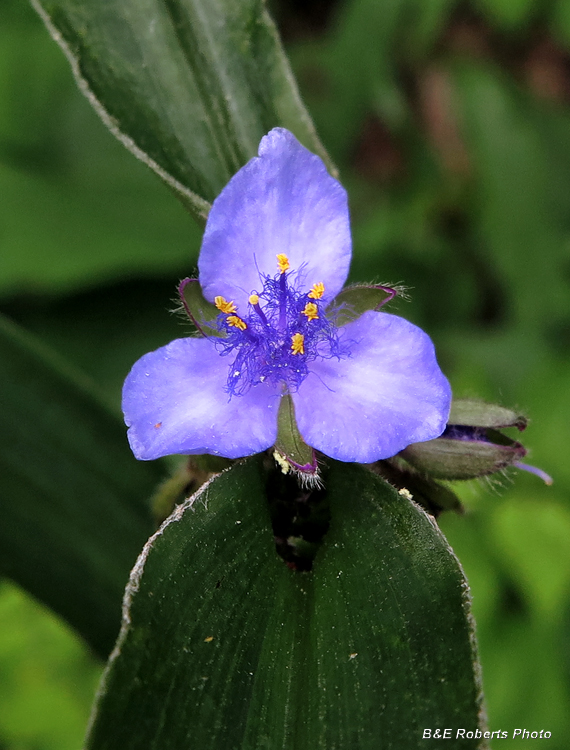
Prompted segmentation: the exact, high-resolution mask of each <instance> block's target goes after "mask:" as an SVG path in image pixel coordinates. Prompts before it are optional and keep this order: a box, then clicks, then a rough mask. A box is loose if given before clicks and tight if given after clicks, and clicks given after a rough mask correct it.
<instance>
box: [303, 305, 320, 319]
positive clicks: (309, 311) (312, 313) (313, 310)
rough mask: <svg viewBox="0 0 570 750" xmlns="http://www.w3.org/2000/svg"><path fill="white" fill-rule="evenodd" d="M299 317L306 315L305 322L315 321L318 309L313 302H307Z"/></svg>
mask: <svg viewBox="0 0 570 750" xmlns="http://www.w3.org/2000/svg"><path fill="white" fill-rule="evenodd" d="M301 315H306V316H307V320H316V319H317V318H318V317H319V308H318V307H317V306H316V305H315V303H314V302H307V304H306V305H305V309H304V310H301Z"/></svg>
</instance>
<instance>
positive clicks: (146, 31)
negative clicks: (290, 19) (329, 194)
mask: <svg viewBox="0 0 570 750" xmlns="http://www.w3.org/2000/svg"><path fill="white" fill-rule="evenodd" d="M34 6H35V7H36V8H37V10H38V11H39V13H40V14H41V16H42V18H43V19H44V21H45V22H46V24H47V25H48V28H49V29H50V31H51V33H52V35H53V37H54V39H56V41H58V43H59V44H60V45H61V46H62V48H63V50H64V52H65V53H66V55H67V57H68V59H69V61H70V62H71V65H72V68H73V71H74V73H75V76H76V78H77V81H78V83H79V85H80V87H81V88H82V89H83V91H84V93H85V94H86V95H87V96H88V98H89V100H90V102H91V103H92V104H93V106H94V107H95V109H96V111H97V112H98V114H99V115H100V117H101V118H102V119H103V121H104V122H105V124H106V125H107V126H108V127H109V128H110V129H111V131H112V132H113V134H114V135H116V136H117V138H119V140H120V141H121V142H122V143H123V144H124V145H125V146H126V147H127V148H128V149H129V150H130V151H132V152H133V153H134V154H135V156H137V157H138V158H139V159H141V160H142V161H143V162H144V163H145V164H147V165H148V166H149V167H150V168H151V169H153V170H154V171H155V172H157V174H158V175H159V176H160V177H161V178H162V179H163V180H164V181H165V182H166V184H167V185H169V187H171V188H172V189H173V190H174V191H175V192H176V193H177V194H178V195H179V197H180V198H181V199H182V200H183V202H184V203H185V205H186V206H187V207H188V209H189V210H190V211H191V212H192V213H193V214H194V215H195V216H196V217H197V218H199V219H201V220H204V219H205V218H206V216H207V214H208V209H209V202H211V201H212V200H213V199H214V198H215V197H216V195H217V194H218V193H219V192H220V190H221V189H222V188H223V186H224V185H225V184H226V183H227V182H228V180H229V179H230V177H231V176H232V175H233V174H234V173H235V172H237V170H238V169H239V168H240V167H241V166H243V164H245V162H246V161H247V160H248V159H249V158H251V157H252V156H254V155H255V154H256V153H257V144H258V143H259V141H260V139H261V137H262V136H263V135H264V134H265V133H266V132H267V131H268V130H270V129H271V128H272V127H274V126H275V125H277V124H280V125H283V126H286V127H288V128H289V129H290V130H293V131H295V132H297V133H298V135H299V137H300V138H301V140H303V141H304V142H305V144H306V145H307V146H308V147H310V148H312V149H313V150H314V151H317V152H319V153H321V154H322V155H323V156H325V153H324V151H323V149H322V146H321V145H320V143H319V141H318V139H317V137H316V134H315V132H314V129H313V126H312V123H311V121H310V119H309V117H308V116H307V114H306V112H305V110H304V108H303V105H302V104H301V102H300V99H299V97H298V94H297V91H296V87H295V83H294V79H293V77H292V75H291V72H290V70H289V65H288V62H287V59H286V57H285V55H284V53H283V51H282V49H281V45H280V43H279V38H278V36H277V34H276V31H275V28H274V26H273V22H272V21H271V19H270V17H269V15H268V14H267V12H266V11H265V9H264V8H263V5H262V3H260V2H259V1H258V0H247V2H241V3H239V4H238V5H236V4H235V3H234V2H231V1H229V0H222V1H220V2H217V3H203V2H200V0H169V1H168V2H166V3H164V2H160V1H159V0H116V2H107V3H105V4H104V5H101V4H99V3H94V2H86V1H85V0H35V2H34Z"/></svg>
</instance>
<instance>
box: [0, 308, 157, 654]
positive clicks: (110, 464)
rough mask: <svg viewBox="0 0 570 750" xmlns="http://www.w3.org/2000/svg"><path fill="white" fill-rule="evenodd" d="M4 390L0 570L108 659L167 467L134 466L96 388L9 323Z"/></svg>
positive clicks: (0, 326) (1, 367) (3, 334)
mask: <svg viewBox="0 0 570 750" xmlns="http://www.w3.org/2000/svg"><path fill="white" fill-rule="evenodd" d="M0 392H1V394H2V397H1V398H2V400H1V405H2V415H3V429H2V430H1V431H0V468H1V475H2V487H1V496H2V503H1V505H0V571H1V572H2V574H4V575H8V576H10V577H11V578H13V579H14V580H15V581H17V582H18V583H20V584H21V585H22V586H24V587H25V588H27V589H28V590H29V591H31V592H32V593H33V594H35V595H36V596H37V597H38V598H39V599H41V600H42V601H43V602H44V603H46V604H47V605H48V606H50V607H51V608H53V609H54V610H55V611H56V612H58V613H59V614H61V615H62V616H63V617H64V618H65V619H67V620H68V622H69V623H70V624H72V625H73V626H74V627H75V628H76V629H77V631H78V632H79V633H81V635H83V637H84V638H85V639H86V641H87V642H88V643H89V644H90V645H91V646H92V648H93V649H94V650H95V651H96V652H98V653H99V654H100V655H101V656H103V657H105V656H106V655H107V654H108V653H109V651H110V649H111V648H112V645H113V643H114V641H115V638H116V636H117V628H118V621H119V608H120V601H121V596H122V591H123V588H124V586H125V582H126V578H127V575H128V571H129V569H130V568H131V567H132V565H133V563H134V561H135V559H136V556H137V554H138V551H139V550H140V547H141V545H142V544H143V543H144V541H145V539H146V538H147V537H148V535H149V533H150V532H151V531H152V519H151V514H150V508H147V507H145V500H146V499H147V498H148V496H149V495H150V493H151V492H152V489H153V487H154V485H155V484H156V482H157V481H158V479H159V478H160V476H161V469H160V465H159V464H153V465H144V464H136V463H133V461H132V459H131V456H130V452H129V450H128V447H127V445H126V444H125V440H124V431H123V429H122V426H121V424H120V422H119V419H118V418H117V417H116V416H115V414H113V413H112V412H111V411H110V410H107V409H106V408H105V406H104V405H103V404H102V403H100V402H99V401H98V399H97V396H96V395H94V394H93V393H92V392H91V391H90V389H89V383H88V382H85V381H84V380H83V379H81V378H80V377H77V376H75V374H74V373H73V372H72V371H69V370H68V369H67V368H66V367H65V366H64V365H61V363H60V362H58V360H57V358H56V357H53V356H52V355H51V353H50V352H49V350H47V351H46V350H44V349H42V347H41V346H39V345H38V344H37V343H36V342H35V341H34V340H33V339H32V338H31V337H29V336H27V335H25V334H23V333H22V332H21V331H20V330H19V329H18V328H17V327H16V326H14V325H13V324H11V323H9V322H8V321H6V320H4V319H2V318H0Z"/></svg>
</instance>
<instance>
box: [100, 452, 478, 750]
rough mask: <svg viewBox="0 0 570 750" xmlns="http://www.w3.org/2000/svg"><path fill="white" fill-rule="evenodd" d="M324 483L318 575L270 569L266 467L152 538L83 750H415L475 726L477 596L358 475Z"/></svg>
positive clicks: (434, 540) (402, 506) (227, 479)
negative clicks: (437, 734) (439, 731)
mask: <svg viewBox="0 0 570 750" xmlns="http://www.w3.org/2000/svg"><path fill="white" fill-rule="evenodd" d="M327 483H328V488H329V499H330V504H331V511H332V520H331V526H330V529H329V531H328V534H327V536H326V538H325V542H324V544H323V546H322V547H321V549H320V551H319V553H318V555H317V558H316V560H315V564H314V568H313V570H312V572H310V573H300V572H297V571H293V570H290V569H289V568H288V567H287V566H285V565H284V563H283V561H282V560H281V559H280V558H278V556H277V555H276V552H275V546H274V541H273V536H272V532H271V527H270V523H269V517H268V510H267V503H266V498H265V496H264V495H265V490H264V481H263V475H262V474H261V472H260V468H259V462H258V461H257V460H256V459H250V460H249V461H247V462H245V463H242V464H241V465H236V466H234V467H232V468H231V469H229V470H228V471H226V472H224V473H223V474H221V475H220V476H218V477H217V478H215V479H213V480H212V481H211V482H210V483H209V484H208V485H205V486H204V487H203V488H202V490H201V491H200V492H199V493H198V494H197V495H195V496H194V497H193V498H191V499H190V500H188V501H186V503H184V504H183V505H182V506H180V507H179V508H178V509H177V510H176V511H175V512H174V513H173V515H172V516H171V517H170V518H169V519H168V520H167V521H166V522H165V524H164V525H163V526H162V527H161V529H160V531H159V532H158V533H157V534H156V535H155V536H154V537H152V538H151V539H150V540H149V542H148V543H147V545H146V546H145V548H144V550H143V553H142V554H141V556H140V558H139V560H138V562H137V564H136V566H135V568H134V569H133V574H132V576H131V580H130V583H129V585H128V587H127V591H126V595H125V602H124V613H123V627H122V631H121V635H120V638H119V640H118V642H117V646H116V648H115V650H114V652H113V655H112V657H111V660H110V662H109V666H108V669H107V672H106V676H105V677H104V680H103V682H102V685H101V688H100V695H99V700H98V705H97V706H96V709H95V713H94V717H93V721H92V725H91V730H90V733H89V737H88V741H87V747H88V748H90V750H112V749H113V748H121V750H129V749H132V750H134V749H135V748H141V747H144V748H147V749H148V750H153V749H158V748H160V750H175V749H176V750H179V748H182V747H199V748H201V749H203V750H213V749H214V748H216V749H217V748H220V750H221V749H222V748H223V749H224V750H226V749H230V748H231V749H234V748H236V749H237V748H239V749H240V750H254V748H255V749H257V748H263V747H265V748H287V749H293V748H298V749H299V750H305V749H306V748H307V749H308V748H311V750H313V749H314V750H319V748H322V749H323V750H324V749H325V748H326V749H327V750H329V749H331V748H339V749H340V748H343V750H344V748H350V749H351V750H378V748H380V747H394V748H406V749H407V750H408V749H413V748H423V747H424V745H425V740H423V739H422V733H423V729H424V728H425V727H471V728H473V729H475V728H476V727H478V726H480V725H481V716H480V713H479V709H480V685H479V683H478V678H477V676H476V668H475V666H474V645H473V633H472V629H471V628H472V626H471V622H470V615H469V597H468V588H467V584H466V582H465V579H464V577H463V573H462V571H461V568H460V566H459V564H458V562H457V559H456V558H455V556H454V555H453V553H452V551H451V549H450V548H449V546H448V545H447V543H446V541H445V539H444V538H443V536H442V535H441V533H440V532H439V530H438V529H437V527H436V526H435V524H434V523H433V521H432V520H431V519H430V517H429V516H427V515H426V514H425V513H424V512H423V511H421V510H419V509H418V507H417V506H416V505H414V504H413V503H412V502H410V501H409V500H408V499H407V498H406V497H404V496H402V495H399V494H398V493H397V492H396V491H395V490H394V489H393V488H392V487H390V486H389V485H387V484H386V483H385V482H383V481H382V480H381V479H379V478H378V477H377V476H375V475H373V474H372V473H370V472H369V471H368V470H367V469H365V468H363V467H360V466H357V465H347V464H344V465H343V464H337V463H333V464H332V468H331V471H330V473H329V476H328V478H327ZM474 669H475V672H474ZM484 744H486V743H483V742H479V741H478V740H473V739H459V740H455V741H454V744H453V746H454V747H460V748H461V747H468V748H475V747H479V746H484Z"/></svg>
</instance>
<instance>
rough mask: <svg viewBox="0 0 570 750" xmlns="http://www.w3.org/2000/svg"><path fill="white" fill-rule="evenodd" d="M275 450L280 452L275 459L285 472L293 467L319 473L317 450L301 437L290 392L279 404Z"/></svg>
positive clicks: (301, 470) (297, 469)
mask: <svg viewBox="0 0 570 750" xmlns="http://www.w3.org/2000/svg"><path fill="white" fill-rule="evenodd" d="M275 451H276V453H277V454H278V455H275V454H274V455H275V459H276V460H277V462H278V463H279V465H280V466H281V468H282V470H283V473H285V474H286V473H287V472H288V471H289V470H291V469H292V470H293V471H297V472H300V473H301V474H302V475H316V474H317V473H318V466H317V458H316V456H315V451H314V450H313V448H311V447H310V446H309V445H307V443H305V441H304V440H303V438H302V437H301V433H300V432H299V428H298V427H297V421H296V419H295V406H294V404H293V399H292V398H291V396H290V395H289V394H286V395H285V396H283V397H282V398H281V404H280V405H279V415H278V417H277V440H276V441H275Z"/></svg>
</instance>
